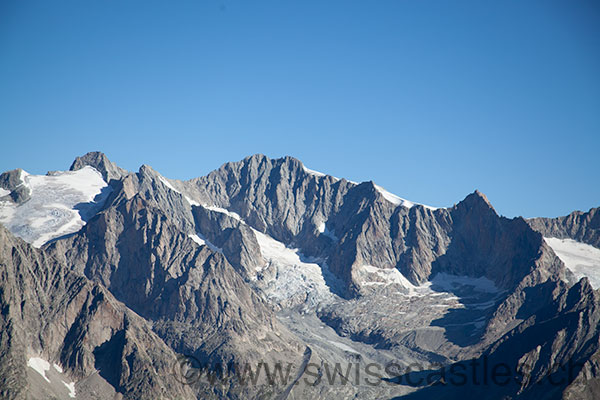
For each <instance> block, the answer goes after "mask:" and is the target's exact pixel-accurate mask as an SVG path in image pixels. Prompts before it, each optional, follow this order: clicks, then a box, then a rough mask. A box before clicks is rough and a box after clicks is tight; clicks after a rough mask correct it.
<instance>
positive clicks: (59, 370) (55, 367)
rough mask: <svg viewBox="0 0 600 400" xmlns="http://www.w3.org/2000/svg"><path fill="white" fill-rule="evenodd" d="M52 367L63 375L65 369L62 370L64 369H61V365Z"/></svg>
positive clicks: (55, 364)
mask: <svg viewBox="0 0 600 400" xmlns="http://www.w3.org/2000/svg"><path fill="white" fill-rule="evenodd" d="M52 366H53V367H54V369H55V370H56V371H58V372H59V373H61V374H62V373H63V369H62V367H61V366H60V365H58V364H57V363H54V364H52Z"/></svg>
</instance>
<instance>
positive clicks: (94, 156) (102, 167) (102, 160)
mask: <svg viewBox="0 0 600 400" xmlns="http://www.w3.org/2000/svg"><path fill="white" fill-rule="evenodd" d="M86 165H89V166H90V167H94V168H95V169H96V170H97V171H98V172H100V173H101V174H102V178H104V180H105V181H106V183H110V181H111V180H118V179H121V178H123V177H124V176H126V175H127V174H128V172H127V171H126V170H124V169H123V168H121V167H119V166H118V165H117V164H115V163H113V162H112V161H110V160H109V159H108V157H107V156H106V155H105V154H104V153H102V152H100V151H92V152H89V153H86V154H85V155H83V156H81V157H77V158H76V159H75V161H73V164H71V168H69V170H70V171H77V170H79V169H81V168H83V167H85V166H86Z"/></svg>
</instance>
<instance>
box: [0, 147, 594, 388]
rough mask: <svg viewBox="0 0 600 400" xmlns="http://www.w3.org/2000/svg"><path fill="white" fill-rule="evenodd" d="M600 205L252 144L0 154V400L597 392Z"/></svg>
mask: <svg viewBox="0 0 600 400" xmlns="http://www.w3.org/2000/svg"><path fill="white" fill-rule="evenodd" d="M598 288H600V212H599V211H598V208H595V209H591V210H589V211H588V212H585V213H584V212H579V211H576V212H573V213H571V214H569V215H568V216H565V217H560V218H533V219H523V218H520V217H519V218H512V219H509V218H505V217H503V216H500V215H498V213H497V212H496V211H495V209H494V207H493V206H492V204H491V203H490V201H489V200H488V199H487V198H486V196H485V195H484V194H482V193H480V192H479V191H474V192H473V193H471V194H469V195H467V196H466V197H465V198H464V199H463V200H462V201H460V202H458V203H457V204H455V205H454V206H452V207H448V208H435V207H430V206H426V205H423V204H418V203H415V202H412V201H408V200H406V199H403V198H400V197H398V196H396V195H394V194H392V193H389V192H387V191H386V190H385V189H383V188H382V187H380V186H378V185H376V184H375V183H374V182H371V181H369V182H362V183H356V182H351V181H348V180H346V179H343V178H342V179H339V178H336V177H333V176H330V175H326V174H323V173H320V172H316V171H313V170H310V169H308V168H307V167H305V166H304V165H303V164H302V162H300V161H299V160H297V159H295V158H292V157H284V158H279V159H270V158H268V157H266V156H263V155H253V156H250V157H247V158H245V159H243V160H241V161H238V162H230V163H226V164H224V165H222V166H221V167H220V168H218V169H216V170H214V171H213V172H211V173H209V174H208V175H206V176H203V177H199V178H195V179H191V180H188V181H179V180H175V179H169V178H166V177H164V176H162V175H161V174H160V173H159V172H157V171H155V170H154V169H152V168H151V167H150V166H148V165H142V166H141V167H140V168H139V170H138V171H137V172H129V171H126V170H125V169H123V168H120V167H119V166H117V165H116V164H115V163H113V162H111V161H110V160H109V159H108V158H107V157H106V155H104V154H103V153H100V152H92V153H88V154H85V155H83V156H82V157H77V158H76V159H75V161H74V162H73V163H72V165H71V167H70V169H69V171H52V172H49V173H48V174H47V175H44V176H42V175H31V174H28V173H27V172H25V171H23V170H21V169H17V170H12V171H8V172H5V173H3V174H2V175H0V327H1V329H0V397H1V398H3V399H42V398H57V399H70V398H84V399H210V398H214V399H221V398H231V399H250V398H256V399H263V398H264V399H267V398H269V399H270V398H272V399H305V398H310V399H314V398H319V399H339V398H361V399H362V398H366V399H384V398H389V399H391V398H407V399H413V398H414V399H427V398H441V399H445V398H446V399H454V398H464V396H465V393H469V397H479V398H482V399H502V398H504V399H510V398H523V399H530V398H531V399H533V398H535V399H595V398H600V329H599V328H598V323H599V322H600V295H599V293H598V291H597V289H598Z"/></svg>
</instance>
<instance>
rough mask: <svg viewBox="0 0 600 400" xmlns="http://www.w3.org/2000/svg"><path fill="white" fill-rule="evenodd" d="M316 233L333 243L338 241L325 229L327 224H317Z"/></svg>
mask: <svg viewBox="0 0 600 400" xmlns="http://www.w3.org/2000/svg"><path fill="white" fill-rule="evenodd" d="M317 231H318V232H319V233H320V234H322V235H325V236H327V237H328V238H330V239H331V240H333V241H334V242H337V241H339V239H338V237H337V236H336V235H335V232H333V231H331V230H329V229H327V224H326V223H325V222H321V223H320V224H319V226H317Z"/></svg>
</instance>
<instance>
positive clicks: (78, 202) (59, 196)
mask: <svg viewBox="0 0 600 400" xmlns="http://www.w3.org/2000/svg"><path fill="white" fill-rule="evenodd" d="M21 182H22V183H21V185H25V187H27V188H28V189H29V192H30V195H31V198H30V199H29V200H28V201H26V202H24V203H23V204H20V205H17V204H15V203H13V202H10V201H2V202H0V223H2V224H3V225H4V226H6V227H7V228H8V229H9V230H10V231H11V232H13V233H14V234H15V235H16V236H19V237H20V238H22V239H23V240H25V241H27V242H29V243H32V244H33V245H34V246H36V247H40V246H42V245H43V244H44V243H46V242H48V241H49V240H51V239H54V238H57V237H59V236H63V235H66V234H69V233H73V232H77V231H78V230H79V229H81V227H82V226H83V225H85V221H86V220H87V219H88V218H90V217H91V216H93V215H94V213H95V212H96V211H97V210H98V209H99V207H101V206H102V204H103V203H104V200H105V199H106V196H107V195H108V194H109V193H110V187H109V186H108V185H107V184H106V182H105V181H104V180H103V179H102V175H101V174H100V173H99V172H98V171H96V170H95V169H94V168H92V167H89V166H88V167H84V168H82V169H80V170H78V171H67V172H55V173H52V174H51V175H30V174H28V173H26V172H23V173H22V174H21Z"/></svg>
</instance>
